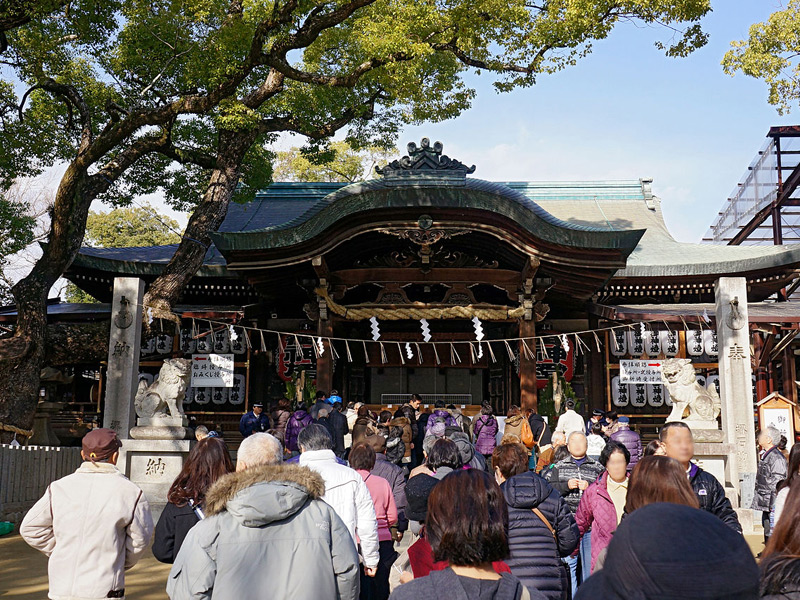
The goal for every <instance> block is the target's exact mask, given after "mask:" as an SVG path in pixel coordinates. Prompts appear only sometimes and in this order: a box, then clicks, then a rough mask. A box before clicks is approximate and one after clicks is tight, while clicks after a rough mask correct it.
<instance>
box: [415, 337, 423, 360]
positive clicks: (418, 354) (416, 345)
mask: <svg viewBox="0 0 800 600" xmlns="http://www.w3.org/2000/svg"><path fill="white" fill-rule="evenodd" d="M414 347H415V348H416V349H417V362H419V364H422V350H421V349H420V347H419V344H418V343H417V342H414Z"/></svg>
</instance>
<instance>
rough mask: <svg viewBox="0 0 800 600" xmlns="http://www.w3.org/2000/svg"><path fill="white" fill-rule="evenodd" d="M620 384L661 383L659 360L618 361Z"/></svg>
mask: <svg viewBox="0 0 800 600" xmlns="http://www.w3.org/2000/svg"><path fill="white" fill-rule="evenodd" d="M619 381H620V383H656V384H660V383H661V361H660V360H620V361H619Z"/></svg>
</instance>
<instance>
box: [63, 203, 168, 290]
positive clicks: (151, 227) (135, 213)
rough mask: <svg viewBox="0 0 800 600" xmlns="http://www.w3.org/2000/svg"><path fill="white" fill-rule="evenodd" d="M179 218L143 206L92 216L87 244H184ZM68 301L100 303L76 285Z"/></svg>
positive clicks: (122, 246) (117, 245)
mask: <svg viewBox="0 0 800 600" xmlns="http://www.w3.org/2000/svg"><path fill="white" fill-rule="evenodd" d="M179 227H180V226H179V225H178V222H177V221H175V219H171V218H169V217H167V216H163V215H161V214H160V213H159V212H158V211H157V210H156V209H155V208H153V207H152V206H150V205H149V204H145V205H144V206H140V207H131V208H115V209H114V210H111V211H109V212H95V211H92V212H90V213H89V217H88V218H87V220H86V235H85V237H84V242H85V244H86V245H87V246H92V247H94V248H128V247H132V246H163V245H166V244H177V243H178V242H180V241H181V236H180V234H179V233H177V232H178V231H179ZM64 295H65V297H66V299H67V302H97V300H96V299H95V298H94V297H93V296H91V295H90V294H87V293H86V292H84V291H83V290H82V289H80V288H79V287H78V286H76V285H75V284H74V283H70V284H68V285H67V288H66V290H65V293H64Z"/></svg>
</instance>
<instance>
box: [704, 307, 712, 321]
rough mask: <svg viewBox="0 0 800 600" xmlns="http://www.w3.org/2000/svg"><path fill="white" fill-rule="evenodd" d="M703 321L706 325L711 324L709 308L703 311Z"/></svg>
mask: <svg viewBox="0 0 800 600" xmlns="http://www.w3.org/2000/svg"><path fill="white" fill-rule="evenodd" d="M703 321H705V322H706V323H711V317H709V316H708V309H707V308H704V309H703Z"/></svg>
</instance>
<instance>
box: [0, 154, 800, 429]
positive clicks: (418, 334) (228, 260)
mask: <svg viewBox="0 0 800 600" xmlns="http://www.w3.org/2000/svg"><path fill="white" fill-rule="evenodd" d="M475 171H476V168H475V167H474V166H466V165H464V164H462V163H461V162H459V161H458V160H454V159H451V158H449V157H448V156H446V155H445V154H443V152H442V145H441V144H440V143H438V142H437V143H434V144H431V143H430V142H429V141H428V140H427V139H423V140H422V143H421V144H420V145H416V144H413V143H412V144H409V145H408V155H407V156H404V157H403V158H401V159H399V160H395V161H392V162H391V163H389V164H388V165H386V166H384V167H382V168H379V169H377V173H376V176H375V178H374V179H369V180H367V181H363V182H359V183H354V184H343V183H302V182H301V183H275V184H273V185H272V186H270V187H269V188H268V189H266V190H264V191H263V192H261V193H259V194H258V195H257V197H256V198H255V200H254V201H253V202H250V203H247V204H232V205H231V207H230V209H229V211H228V215H227V217H226V219H225V222H224V223H223V225H222V226H221V227H220V230H219V232H218V233H216V234H214V235H213V241H214V243H213V245H212V246H211V247H210V248H209V250H208V253H207V254H206V257H205V263H204V265H203V267H202V268H201V269H200V270H199V272H198V273H197V274H196V276H195V277H194V278H193V279H192V281H191V283H190V285H189V286H188V287H187V289H186V290H185V293H184V295H183V298H182V300H181V303H180V305H179V306H177V307H176V311H177V312H178V313H179V314H180V316H181V319H182V324H181V327H180V329H179V331H178V330H177V329H176V327H175V325H174V324H169V326H167V324H166V323H165V324H164V325H163V330H159V329H157V333H158V334H159V335H157V336H156V337H155V338H153V339H151V340H150V341H149V342H147V343H145V344H144V345H143V347H142V351H141V361H140V372H141V375H140V377H141V378H143V379H146V380H148V381H152V378H153V377H154V375H156V374H157V373H158V370H159V368H160V366H161V364H162V362H163V360H164V359H165V358H168V357H175V356H181V357H184V356H185V357H194V358H195V359H196V360H195V364H196V365H197V364H202V361H199V362H198V360H197V359H198V358H202V356H203V355H207V356H211V355H214V354H224V355H232V356H233V358H232V362H233V367H234V375H233V378H232V381H230V382H229V384H230V385H229V387H212V386H202V385H198V384H197V382H198V381H200V379H199V378H195V379H194V381H195V383H194V385H193V386H192V387H191V388H190V389H189V392H188V393H187V396H186V400H185V405H184V408H185V410H186V413H187V414H188V415H189V416H190V417H193V419H194V420H195V421H196V422H197V423H206V424H209V425H211V426H216V427H219V428H221V429H223V431H224V432H225V435H226V436H227V435H228V433H230V434H231V436H233V435H235V433H236V423H237V422H238V418H239V416H240V415H241V414H242V413H243V412H244V411H246V410H248V409H249V407H250V406H251V405H252V404H253V403H254V402H263V403H265V404H268V403H271V402H275V401H277V400H278V399H280V398H283V397H287V396H291V397H294V396H295V393H296V388H297V386H298V385H305V387H306V392H308V391H313V390H314V389H320V390H324V391H330V390H331V389H336V390H338V391H339V393H340V395H341V396H342V397H343V398H344V399H345V401H346V402H350V401H360V402H365V403H368V404H370V405H373V406H375V407H377V406H387V405H391V406H394V407H397V406H398V405H399V404H401V403H403V402H404V401H405V400H406V399H407V398H408V397H409V395H410V394H411V393H418V394H420V395H422V397H423V400H424V402H425V403H430V404H432V403H433V402H434V401H435V400H437V399H443V400H445V402H446V403H448V404H450V403H452V404H455V405H457V406H462V405H463V407H464V412H465V413H467V414H474V412H476V410H477V408H478V407H479V405H480V404H481V402H483V401H489V402H490V403H491V404H492V405H493V406H494V408H495V409H496V410H497V411H498V412H499V413H505V411H506V410H507V408H508V406H509V405H511V404H521V405H522V406H523V407H530V408H537V407H538V408H539V409H540V411H541V412H542V413H544V414H549V413H550V414H552V396H553V393H552V388H553V374H554V373H557V374H560V375H561V376H562V377H563V380H561V385H560V386H559V387H561V388H562V389H563V391H564V393H565V394H567V395H574V397H575V398H576V399H577V400H578V402H579V403H580V404H579V409H580V410H581V411H582V412H584V413H585V412H590V411H591V409H592V408H602V409H604V410H610V409H615V410H617V411H618V412H619V413H620V414H626V415H629V416H631V419H632V421H633V423H634V425H635V427H637V428H638V429H639V430H640V431H642V432H643V433H645V434H647V432H648V431H650V432H653V431H655V427H656V426H657V424H661V423H663V421H664V418H665V416H666V415H667V414H668V413H669V410H670V399H669V397H668V394H667V393H666V390H665V388H664V387H663V386H662V385H661V384H659V383H655V382H654V379H653V369H652V365H653V364H656V365H657V363H655V362H654V361H658V360H663V359H665V358H669V357H681V358H688V359H691V361H692V363H693V364H694V366H695V369H696V371H697V374H698V380H699V381H700V382H701V385H704V386H715V385H717V386H718V382H717V373H718V365H717V342H716V334H715V325H714V319H715V290H714V286H715V281H716V280H717V279H718V278H719V277H741V278H745V279H746V282H747V297H746V298H739V302H740V303H742V304H743V305H747V306H748V308H749V327H750V331H751V340H752V343H753V346H754V349H755V350H754V352H755V354H756V358H757V364H758V365H760V367H759V368H757V369H756V370H755V377H756V379H757V382H756V383H757V385H756V386H755V388H756V390H757V393H759V394H761V396H762V397H763V396H766V395H767V394H768V393H769V392H772V391H778V392H781V393H782V394H783V395H784V396H786V397H787V398H789V399H790V400H793V401H796V391H795V385H794V380H795V360H794V353H793V348H792V340H793V339H794V337H795V335H796V334H797V331H798V329H797V323H798V321H800V311H798V310H797V309H796V308H794V303H793V302H789V303H780V302H775V301H773V300H772V299H774V298H775V297H776V294H779V292H780V290H782V289H784V288H787V287H789V286H790V285H791V283H792V282H793V281H794V280H795V279H796V278H797V277H798V266H799V265H800V247H794V246H721V245H713V244H689V243H682V242H678V241H676V240H675V239H673V237H672V236H671V235H670V233H669V231H668V229H667V227H666V225H665V223H664V218H663V215H662V211H661V201H660V199H659V198H658V197H656V196H654V195H653V193H652V191H651V181H650V180H648V179H639V180H633V181H588V182H558V183H555V182H492V181H485V180H482V179H479V178H476V177H474V176H473V172H475ZM175 248H176V247H175V246H155V247H146V248H83V249H81V251H80V253H79V255H78V257H77V258H76V259H75V261H74V263H73V264H72V266H71V267H70V269H69V271H68V273H67V277H68V279H69V280H70V281H72V282H73V283H75V284H76V285H77V286H78V287H80V288H81V289H83V290H85V291H86V292H88V293H90V294H91V295H93V296H94V297H95V298H97V299H98V300H100V302H101V304H94V305H71V304H53V305H51V306H50V311H49V318H50V320H51V321H53V322H57V321H61V320H73V321H75V320H78V321H80V320H82V319H83V320H93V319H99V318H106V319H107V318H109V312H110V308H109V306H110V305H109V304H108V303H109V302H110V301H111V297H112V289H113V285H114V278H115V277H121V276H124V277H139V278H142V279H143V280H144V281H145V282H146V283H149V282H151V281H152V280H153V279H154V278H155V277H156V276H157V275H158V274H159V272H160V271H161V269H162V268H163V267H164V265H165V264H166V263H167V262H168V261H169V259H170V257H171V256H172V254H173V253H174V251H175ZM778 299H780V298H778ZM103 303H105V304H103ZM788 305H791V307H790V308H788V309H787V306H788ZM13 318H14V313H13V311H5V312H0V321H13ZM229 326H233V327H229ZM245 328H249V329H245ZM791 332H793V333H791ZM787 339H788V342H787ZM770 340H772V341H770ZM759 352H761V354H759ZM632 361H636V362H632ZM212 362H213V360H209V361H208V364H209V367H207V369H206V370H208V369H213V365H211V363H212ZM105 368H106V367H105V365H103V364H99V365H75V366H74V367H73V368H72V371H71V375H72V379H71V380H69V382H68V383H66V382H65V381H64V380H65V379H67V377H62V379H61V380H60V381H59V380H58V379H56V380H55V381H47V380H45V383H43V387H44V389H45V392H46V394H47V395H48V396H50V398H51V399H52V400H53V401H56V402H62V403H64V409H63V411H62V414H61V416H60V417H59V418H58V419H54V425H55V426H58V424H59V423H62V424H64V423H67V422H69V426H70V427H72V428H73V429H74V428H75V426H76V423H79V422H80V421H81V420H83V421H85V422H88V421H89V420H91V419H92V418H98V415H99V413H101V412H102V410H103V402H102V398H103V396H104V394H103V390H102V387H103V379H104V374H105ZM196 368H197V367H196ZM62 375H63V374H62ZM655 381H657V379H655ZM314 386H315V387H314ZM758 399H760V398H759V397H757V398H754V400H758ZM59 419H60V421H59ZM101 422H102V420H101ZM63 426H64V427H66V425H63Z"/></svg>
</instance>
